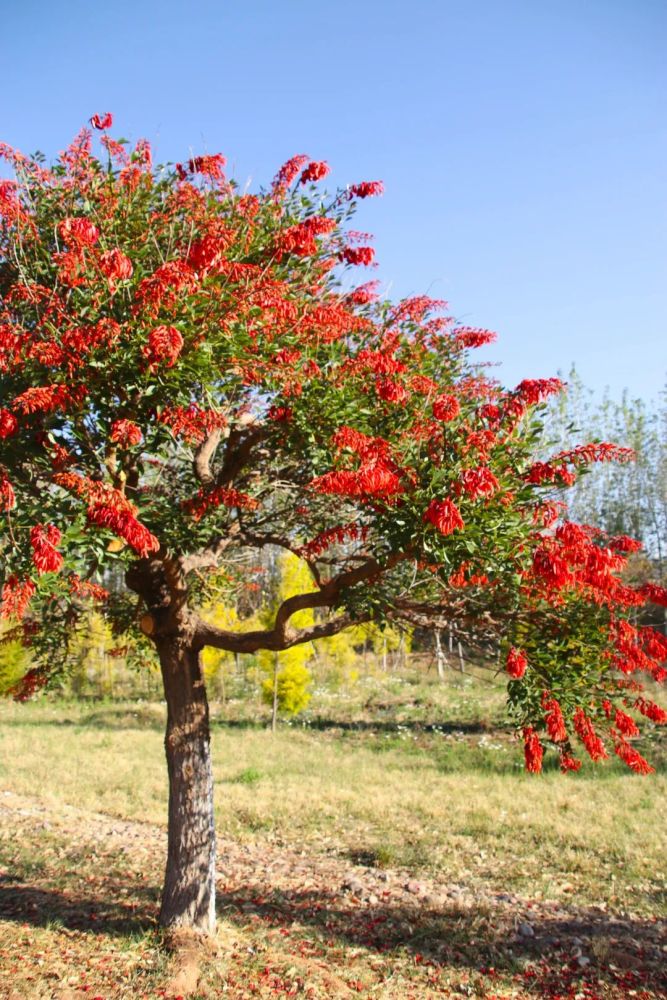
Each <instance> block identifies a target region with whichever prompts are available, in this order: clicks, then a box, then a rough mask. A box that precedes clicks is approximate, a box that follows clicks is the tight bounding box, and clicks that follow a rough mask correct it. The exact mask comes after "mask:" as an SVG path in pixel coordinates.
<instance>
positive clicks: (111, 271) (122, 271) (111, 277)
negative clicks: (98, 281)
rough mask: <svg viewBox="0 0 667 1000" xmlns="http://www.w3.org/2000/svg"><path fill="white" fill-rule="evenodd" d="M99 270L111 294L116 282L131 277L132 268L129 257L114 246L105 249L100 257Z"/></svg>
mask: <svg viewBox="0 0 667 1000" xmlns="http://www.w3.org/2000/svg"><path fill="white" fill-rule="evenodd" d="M100 270H101V271H102V274H103V275H104V276H105V277H106V279H107V282H108V285H109V291H110V292H111V293H112V294H113V292H114V291H115V289H116V282H117V281H127V279H128V278H131V277H132V272H133V270H134V268H133V267H132V261H131V260H130V258H129V257H126V256H125V254H124V253H123V252H122V250H118V249H117V248H114V249H113V250H107V251H106V252H105V253H103V254H102V256H101V257H100Z"/></svg>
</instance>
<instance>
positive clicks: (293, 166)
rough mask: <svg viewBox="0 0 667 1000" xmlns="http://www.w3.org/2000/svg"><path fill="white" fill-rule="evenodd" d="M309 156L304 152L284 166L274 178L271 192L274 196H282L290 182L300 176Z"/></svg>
mask: <svg viewBox="0 0 667 1000" xmlns="http://www.w3.org/2000/svg"><path fill="white" fill-rule="evenodd" d="M308 159H309V157H307V156H306V155H305V154H304V153H298V154H297V155H296V156H293V157H292V158H291V159H289V160H288V161H287V162H286V163H283V165H282V167H281V168H280V170H279V171H278V173H277V174H276V176H275V177H274V178H273V185H272V187H271V193H272V195H273V196H274V197H282V195H283V194H284V193H285V191H286V190H287V188H288V187H289V186H290V184H291V183H292V182H293V181H294V179H295V178H296V177H297V176H298V173H299V171H300V170H301V169H302V167H304V166H305V165H306V164H307V163H308Z"/></svg>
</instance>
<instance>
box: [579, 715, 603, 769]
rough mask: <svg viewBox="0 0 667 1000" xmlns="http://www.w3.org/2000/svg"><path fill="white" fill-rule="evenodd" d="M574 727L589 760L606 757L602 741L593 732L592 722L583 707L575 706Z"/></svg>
mask: <svg viewBox="0 0 667 1000" xmlns="http://www.w3.org/2000/svg"><path fill="white" fill-rule="evenodd" d="M574 728H575V731H576V733H577V736H578V737H579V739H580V740H581V742H582V743H583V744H584V746H585V747H586V750H587V751H588V755H589V757H590V758H591V760H595V761H597V760H603V759H604V758H605V757H608V756H609V755H608V754H607V751H606V750H605V747H604V743H603V742H602V740H601V739H600V737H599V736H598V735H597V733H596V732H595V729H594V728H593V723H592V722H591V720H590V719H589V718H588V716H587V715H586V713H585V712H584V710H583V708H577V709H576V710H575V713H574Z"/></svg>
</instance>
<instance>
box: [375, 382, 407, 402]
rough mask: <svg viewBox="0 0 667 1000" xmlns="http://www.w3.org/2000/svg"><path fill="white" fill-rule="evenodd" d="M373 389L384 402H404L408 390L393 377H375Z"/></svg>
mask: <svg viewBox="0 0 667 1000" xmlns="http://www.w3.org/2000/svg"><path fill="white" fill-rule="evenodd" d="M375 391H376V392H377V394H378V396H379V398H380V399H384V401H385V403H404V402H405V400H406V399H407V398H408V390H407V389H406V388H405V386H404V385H401V383H400V382H397V381H396V380H395V379H393V378H378V379H376V380H375Z"/></svg>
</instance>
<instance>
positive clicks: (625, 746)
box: [614, 735, 655, 774]
mask: <svg viewBox="0 0 667 1000" xmlns="http://www.w3.org/2000/svg"><path fill="white" fill-rule="evenodd" d="M614 751H615V752H616V754H617V755H618V756H619V757H620V758H621V760H622V761H623V763H624V764H627V765H628V767H629V768H630V769H631V770H632V771H634V772H635V774H653V773H654V772H655V768H654V767H651V765H650V764H649V762H648V761H647V760H645V759H644V758H643V757H642V755H641V754H640V753H639V751H638V750H635V748H634V747H633V746H631V745H630V744H629V743H628V742H627V740H625V739H624V738H623V737H622V736H620V735H619V736H616V737H615V738H614Z"/></svg>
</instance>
